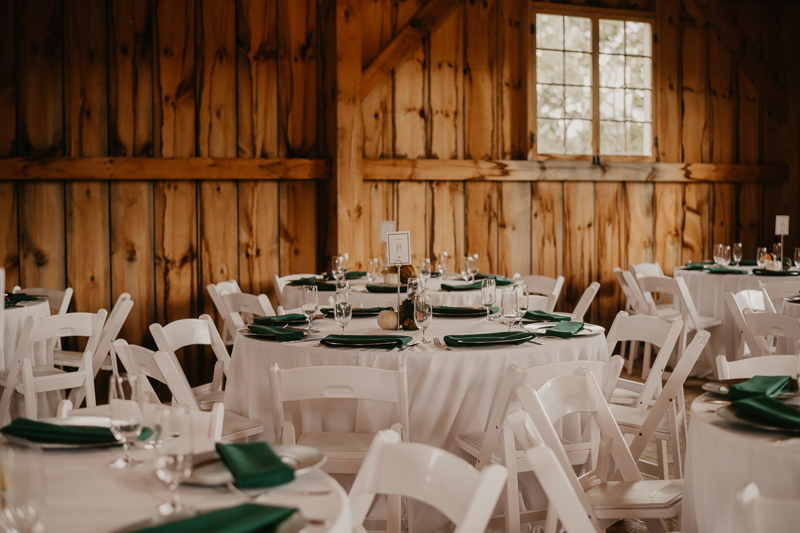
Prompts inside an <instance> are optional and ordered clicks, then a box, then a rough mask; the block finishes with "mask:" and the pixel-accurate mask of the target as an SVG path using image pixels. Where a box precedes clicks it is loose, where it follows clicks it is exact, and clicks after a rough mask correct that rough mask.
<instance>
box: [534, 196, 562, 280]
mask: <svg viewBox="0 0 800 533" xmlns="http://www.w3.org/2000/svg"><path fill="white" fill-rule="evenodd" d="M531 191H532V197H531V261H532V265H531V266H532V269H531V273H532V274H536V275H539V276H550V277H551V278H555V277H558V276H560V275H561V274H562V273H563V271H564V265H563V257H564V253H563V252H564V186H563V184H562V183H559V182H551V183H548V182H541V183H533V184H531Z"/></svg>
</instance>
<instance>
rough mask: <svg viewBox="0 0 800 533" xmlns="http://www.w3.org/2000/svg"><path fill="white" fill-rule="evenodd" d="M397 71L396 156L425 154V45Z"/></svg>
mask: <svg viewBox="0 0 800 533" xmlns="http://www.w3.org/2000/svg"><path fill="white" fill-rule="evenodd" d="M426 47H427V46H426V45H423V47H422V48H420V49H419V50H417V52H416V53H415V54H414V55H413V56H411V57H410V58H409V59H408V60H406V61H405V62H403V63H401V64H400V65H398V66H397V68H395V70H394V104H393V107H392V110H393V111H394V117H393V118H394V156H395V157H396V158H409V159H421V158H424V157H425V147H426V130H425V91H426V85H427V84H426V80H425V68H424V65H425V48H426Z"/></svg>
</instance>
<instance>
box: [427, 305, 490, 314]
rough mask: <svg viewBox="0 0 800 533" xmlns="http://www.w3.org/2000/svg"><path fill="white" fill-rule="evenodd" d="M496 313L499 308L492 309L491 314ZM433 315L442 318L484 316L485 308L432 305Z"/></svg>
mask: <svg viewBox="0 0 800 533" xmlns="http://www.w3.org/2000/svg"><path fill="white" fill-rule="evenodd" d="M498 311H500V308H499V307H492V313H497V312H498ZM433 314H434V315H444V316H486V308H485V307H484V308H480V307H449V306H446V305H434V306H433Z"/></svg>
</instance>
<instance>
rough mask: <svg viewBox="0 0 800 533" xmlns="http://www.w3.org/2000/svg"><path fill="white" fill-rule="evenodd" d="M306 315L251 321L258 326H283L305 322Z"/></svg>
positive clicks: (289, 315) (269, 317) (264, 317)
mask: <svg viewBox="0 0 800 533" xmlns="http://www.w3.org/2000/svg"><path fill="white" fill-rule="evenodd" d="M307 321H308V320H307V319H306V315H303V314H301V313H289V314H288V315H278V316H259V317H256V318H254V319H253V323H254V324H258V325H259V326H283V325H284V324H298V323H300V322H307Z"/></svg>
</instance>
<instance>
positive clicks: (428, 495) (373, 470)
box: [350, 430, 506, 533]
mask: <svg viewBox="0 0 800 533" xmlns="http://www.w3.org/2000/svg"><path fill="white" fill-rule="evenodd" d="M505 477H506V472H505V468H503V467H502V466H500V465H490V466H488V467H486V468H484V469H483V470H482V471H480V472H479V471H477V470H476V469H475V468H473V467H472V466H470V465H469V464H467V462H466V461H464V460H463V459H461V458H460V457H457V456H455V455H453V454H451V453H449V452H446V451H444V450H441V449H439V448H435V447H433V446H428V445H426V444H418V443H410V442H400V435H399V434H398V433H396V432H394V431H391V430H385V431H381V432H380V433H378V434H377V435H376V436H375V438H374V440H373V442H372V444H371V446H370V447H369V451H368V452H367V454H366V456H365V457H364V464H363V466H362V468H361V470H360V471H359V473H358V475H357V476H356V479H355V481H354V482H353V487H352V488H351V489H350V511H351V517H352V522H353V526H354V527H353V529H354V530H355V531H359V532H362V533H364V532H366V529H365V528H364V526H363V525H362V524H363V522H364V519H365V518H366V516H367V513H368V512H369V510H370V508H371V507H372V503H373V501H374V500H375V496H376V495H378V494H384V495H386V497H387V503H388V508H387V511H388V522H387V533H400V498H401V497H407V498H411V499H414V500H418V501H420V502H422V503H424V504H425V505H430V506H432V507H434V508H436V509H438V510H439V511H440V512H441V513H442V514H444V515H445V516H446V517H447V519H448V520H450V521H451V522H452V523H453V524H454V526H455V528H454V533H483V531H484V530H485V529H486V524H487V523H488V521H489V517H490V516H491V514H492V510H493V509H494V506H495V504H496V502H497V499H498V497H499V496H500V491H501V489H502V488H503V480H505Z"/></svg>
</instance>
